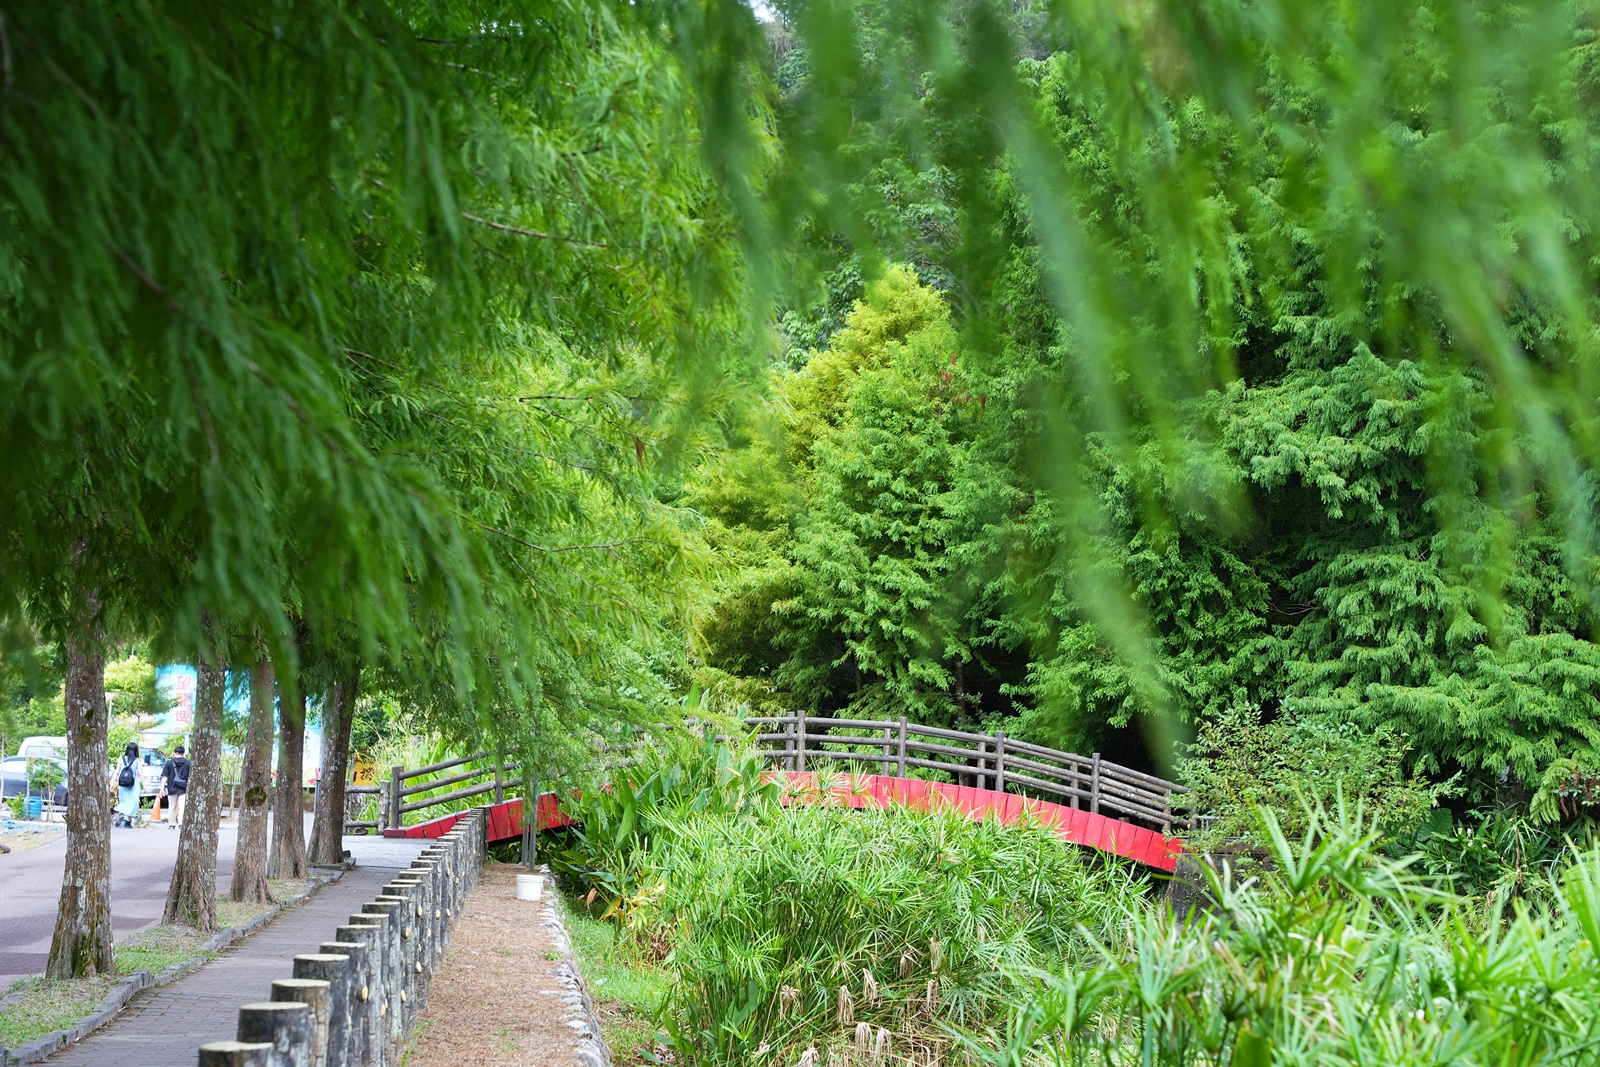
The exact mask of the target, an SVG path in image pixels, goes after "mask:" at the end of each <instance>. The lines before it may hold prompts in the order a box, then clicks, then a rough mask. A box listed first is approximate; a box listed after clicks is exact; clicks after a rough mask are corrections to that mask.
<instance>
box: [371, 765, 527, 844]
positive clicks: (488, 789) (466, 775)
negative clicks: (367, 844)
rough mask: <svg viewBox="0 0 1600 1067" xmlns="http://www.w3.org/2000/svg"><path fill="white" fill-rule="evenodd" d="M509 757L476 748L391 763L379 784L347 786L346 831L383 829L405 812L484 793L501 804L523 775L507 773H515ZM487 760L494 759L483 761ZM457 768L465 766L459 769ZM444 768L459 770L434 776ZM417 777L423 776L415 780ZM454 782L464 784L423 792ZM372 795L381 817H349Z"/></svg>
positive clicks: (515, 791)
mask: <svg viewBox="0 0 1600 1067" xmlns="http://www.w3.org/2000/svg"><path fill="white" fill-rule="evenodd" d="M510 758H511V757H509V756H507V757H504V758H502V759H496V758H495V753H493V752H475V753H473V754H472V755H470V756H462V757H461V758H459V759H447V760H443V761H441V762H439V763H430V764H428V765H427V766H426V767H416V768H413V769H410V770H408V769H406V768H405V767H392V768H390V771H389V777H388V779H387V780H385V781H384V782H382V783H381V784H379V785H375V786H373V785H367V786H346V787H345V805H346V808H345V810H346V816H345V823H344V832H345V833H347V834H349V833H357V832H360V831H366V830H376V831H378V832H380V833H381V832H382V831H383V830H385V829H387V828H390V827H400V826H404V825H405V821H404V820H405V816H407V815H409V814H410V813H412V812H414V811H424V810H426V809H428V808H433V807H438V806H440V805H444V804H451V803H454V802H455V801H458V800H468V799H471V798H472V797H478V796H485V795H488V796H490V797H491V798H492V799H491V800H490V801H488V802H490V803H495V804H498V803H500V802H501V801H502V800H504V799H505V798H506V791H507V790H510V791H511V793H512V795H513V796H515V795H520V794H519V790H520V788H521V786H522V778H521V777H520V776H515V777H508V774H515V772H514V771H512V770H511V769H510V768H508V767H507V766H506V763H505V760H506V759H510ZM488 760H495V762H494V763H492V764H487V765H481V764H485V763H486V761H488ZM469 764H480V766H477V767H472V766H469ZM456 768H464V769H463V770H460V771H456ZM444 771H456V773H454V774H444V775H442V776H439V777H435V776H437V775H441V772H444ZM416 779H423V780H422V781H416ZM452 785H459V786H461V788H460V789H452V790H450V791H449V792H448V793H441V794H439V795H438V796H423V794H424V793H431V792H433V791H434V790H436V789H443V788H445V787H446V786H452ZM370 796H376V797H377V798H378V817H377V818H376V819H366V820H357V819H352V818H350V816H349V811H350V809H351V808H353V807H354V806H356V805H357V804H360V803H363V799H362V798H364V797H370ZM408 798H416V799H408Z"/></svg>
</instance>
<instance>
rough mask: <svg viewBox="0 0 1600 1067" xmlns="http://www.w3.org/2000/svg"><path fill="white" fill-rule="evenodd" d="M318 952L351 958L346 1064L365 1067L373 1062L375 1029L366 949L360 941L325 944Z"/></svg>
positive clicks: (347, 1008) (347, 1003)
mask: <svg viewBox="0 0 1600 1067" xmlns="http://www.w3.org/2000/svg"><path fill="white" fill-rule="evenodd" d="M317 948H318V949H319V950H320V951H322V952H324V953H326V954H327V955H330V956H349V957H350V965H349V966H350V989H349V991H348V999H347V1000H346V1001H345V1007H346V1013H347V1017H348V1020H349V1026H348V1027H347V1028H346V1030H345V1056H346V1060H345V1062H346V1063H349V1064H351V1065H352V1067H355V1065H357V1064H360V1065H362V1067H365V1065H366V1064H367V1063H369V1062H370V1060H369V1059H368V1052H367V1050H368V1049H370V1048H371V1047H372V1027H371V1025H370V1017H369V1016H368V1014H367V1005H368V1004H370V1003H372V987H371V984H370V983H369V981H368V979H367V959H368V952H367V946H366V945H364V944H362V943H361V942H359V941H324V942H323V943H322V944H320V945H318V946H317Z"/></svg>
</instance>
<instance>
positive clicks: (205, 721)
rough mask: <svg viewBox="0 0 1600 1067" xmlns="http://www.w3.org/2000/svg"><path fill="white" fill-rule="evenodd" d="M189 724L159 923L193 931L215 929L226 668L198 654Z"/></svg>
mask: <svg viewBox="0 0 1600 1067" xmlns="http://www.w3.org/2000/svg"><path fill="white" fill-rule="evenodd" d="M198 674H199V684H198V685H197V686H196V692H195V702H194V703H195V707H194V728H193V731H192V732H191V734H190V752H189V791H188V797H187V799H186V800H185V802H184V805H185V806H184V813H183V830H182V836H180V837H179V839H178V860H177V863H176V864H174V865H173V868H172V885H171V887H170V888H169V889H168V890H167V906H166V910H165V911H164V912H163V913H162V919H161V921H162V922H166V923H185V924H187V925H189V926H193V927H194V928H195V929H197V930H208V931H209V930H215V929H216V928H217V822H218V820H219V819H220V817H221V815H222V693H223V688H224V687H225V686H226V684H227V672H226V670H224V668H223V666H222V664H220V663H217V662H216V661H214V660H210V659H207V658H206V657H204V656H202V657H201V658H200V663H199V666H198Z"/></svg>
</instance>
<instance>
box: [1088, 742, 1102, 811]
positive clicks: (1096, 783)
mask: <svg viewBox="0 0 1600 1067" xmlns="http://www.w3.org/2000/svg"><path fill="white" fill-rule="evenodd" d="M1089 758H1090V759H1091V760H1093V761H1094V765H1093V767H1092V769H1091V770H1090V771H1089V814H1091V815H1098V814H1100V753H1098V752H1096V753H1093V754H1092V755H1090V757H1089Z"/></svg>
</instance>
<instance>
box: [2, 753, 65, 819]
mask: <svg viewBox="0 0 1600 1067" xmlns="http://www.w3.org/2000/svg"><path fill="white" fill-rule="evenodd" d="M54 762H55V763H56V765H57V766H59V767H60V768H61V784H60V785H58V786H56V789H55V795H54V796H53V797H51V798H50V802H51V803H52V804H54V805H56V806H57V807H66V805H67V764H66V761H65V760H55V761H54ZM28 791H29V790H28V757H27V756H7V757H6V758H5V759H3V760H0V798H6V797H16V796H23V795H25V794H27V793H28Z"/></svg>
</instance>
